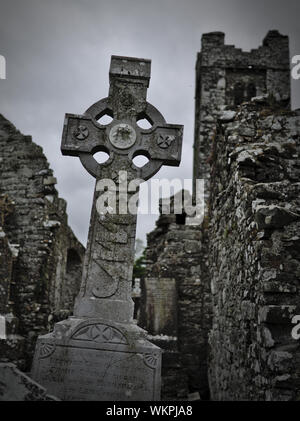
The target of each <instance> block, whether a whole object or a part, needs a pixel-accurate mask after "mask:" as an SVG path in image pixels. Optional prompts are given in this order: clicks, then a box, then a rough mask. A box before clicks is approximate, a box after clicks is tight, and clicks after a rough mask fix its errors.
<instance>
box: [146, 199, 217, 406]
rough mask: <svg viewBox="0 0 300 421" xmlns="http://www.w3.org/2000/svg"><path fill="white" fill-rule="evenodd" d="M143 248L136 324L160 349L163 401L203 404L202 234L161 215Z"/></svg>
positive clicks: (205, 304) (206, 290)
mask: <svg viewBox="0 0 300 421" xmlns="http://www.w3.org/2000/svg"><path fill="white" fill-rule="evenodd" d="M171 200H172V199H171ZM160 209H161V207H160ZM147 243H148V247H147V249H146V261H147V271H146V277H145V279H144V280H143V282H142V297H141V305H140V312H141V313H140V321H139V322H140V325H141V326H142V327H144V328H145V329H146V330H148V332H149V334H150V336H149V340H151V341H152V342H154V343H155V344H156V345H158V346H160V347H161V348H162V349H163V359H162V399H182V398H188V396H189V394H191V393H195V392H198V393H199V395H200V397H201V398H202V399H207V398H208V382H207V365H206V361H207V333H208V329H209V327H210V317H211V314H210V313H209V303H210V286H209V280H208V277H207V264H205V262H203V261H202V256H203V255H202V254H201V252H202V247H205V244H206V239H205V238H204V234H203V230H202V228H200V227H199V226H192V225H187V224H186V219H185V216H184V214H178V215H174V214H169V215H165V214H161V215H160V217H159V219H158V221H157V222H156V229H155V230H154V231H153V232H151V233H150V234H148V238H147ZM200 266H201V270H200ZM166 306H167V309H166V308H165V307H166ZM207 310H208V311H207Z"/></svg>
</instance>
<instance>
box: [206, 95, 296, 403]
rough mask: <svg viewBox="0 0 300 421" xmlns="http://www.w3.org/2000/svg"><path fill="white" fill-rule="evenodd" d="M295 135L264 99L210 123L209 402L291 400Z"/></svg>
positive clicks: (292, 122) (287, 115) (288, 119)
mask: <svg viewBox="0 0 300 421" xmlns="http://www.w3.org/2000/svg"><path fill="white" fill-rule="evenodd" d="M227 116H228V114H227ZM299 134H300V115H299V112H288V111H284V110H282V111H280V110H279V111H278V110H277V111H276V110H273V109H270V108H268V105H267V104H265V105H264V104H258V103H251V104H248V105H243V106H242V107H241V108H240V109H239V112H238V114H237V115H236V116H235V119H234V121H232V122H230V121H227V122H223V123H222V124H221V123H219V127H218V131H217V135H216V138H215V141H214V144H213V154H212V167H211V192H210V206H209V207H210V227H209V232H208V236H209V239H210V241H209V254H208V255H209V267H210V271H211V290H212V297H213V322H212V329H211V331H210V334H209V344H210V352H209V383H210V391H211V395H212V399H214V400H299V398H300V369H299V367H300V365H299V362H300V346H299V341H296V340H295V339H293V337H292V329H293V327H294V325H293V324H292V322H291V319H292V317H293V316H294V315H297V314H300V298H299V297H300V284H299V277H300V238H299V233H300V165H299V162H300V155H299V154H300V139H299Z"/></svg>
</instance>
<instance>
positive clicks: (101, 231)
mask: <svg viewBox="0 0 300 421" xmlns="http://www.w3.org/2000/svg"><path fill="white" fill-rule="evenodd" d="M150 67H151V61H150V60H145V59H138V58H132V57H119V56H112V58H111V65H110V72H109V76H110V89H109V96H108V97H107V98H104V99H101V100H100V101H98V102H96V103H95V104H94V105H92V106H91V107H90V108H88V109H87V111H86V112H85V113H84V114H83V115H74V114H66V117H65V123H64V130H63V136H62V145H61V151H62V154H63V155H72V156H78V157H79V159H80V161H81V163H82V165H83V166H84V167H85V168H86V170H87V171H88V172H89V173H90V174H91V175H92V176H93V177H95V178H96V186H95V193H94V199H93V206H92V214H91V220H90V228H89V234H88V243H87V250H86V254H85V261H84V266H83V275H82V283H81V289H80V293H79V295H78V297H77V299H76V302H75V307H74V316H76V317H100V318H103V319H106V320H113V321H116V322H129V321H130V320H132V316H133V301H132V299H131V278H132V268H133V261H134V243H135V233H136V214H132V213H127V214H120V213H119V212H116V213H101V212H98V210H97V200H98V198H99V195H101V194H103V188H101V187H99V186H100V184H99V182H100V181H101V180H103V179H110V180H113V181H114V182H115V183H118V181H119V173H120V172H122V173H123V174H124V173H126V175H127V181H128V182H130V181H132V180H135V179H142V180H148V179H149V178H150V177H152V176H153V175H154V174H155V173H157V171H158V170H159V169H160V168H161V166H162V165H171V166H178V165H179V163H180V159H181V145H182V133H183V126H181V125H174V124H167V123H166V121H165V119H164V117H163V116H162V114H161V113H160V112H159V111H158V110H157V109H156V108H155V107H153V105H151V104H149V103H148V102H147V101H146V95H147V88H148V86H149V80H150ZM104 115H109V116H110V117H112V119H113V120H112V121H111V123H109V124H107V125H102V124H100V122H98V120H100V118H101V117H102V116H104ZM141 119H147V120H148V122H149V123H150V124H151V127H150V128H149V129H143V128H141V127H139V125H138V124H137V123H138V121H139V120H141ZM99 151H102V152H106V153H107V154H108V155H109V158H108V160H107V161H106V162H104V163H102V164H99V163H98V162H97V161H96V160H95V158H94V157H93V155H94V154H95V153H96V152H99ZM138 155H143V156H145V157H147V158H148V160H149V161H148V162H147V164H145V165H144V166H143V167H141V168H139V167H137V166H136V165H135V164H134V162H133V159H134V158H135V157H136V156H138ZM116 193H119V188H118V184H117V186H116ZM127 193H128V196H129V197H130V196H132V194H133V193H132V192H131V191H128V192H127Z"/></svg>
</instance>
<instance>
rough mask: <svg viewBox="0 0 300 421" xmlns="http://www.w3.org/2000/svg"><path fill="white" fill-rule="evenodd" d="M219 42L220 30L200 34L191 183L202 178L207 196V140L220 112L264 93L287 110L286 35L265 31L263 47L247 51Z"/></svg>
mask: <svg viewBox="0 0 300 421" xmlns="http://www.w3.org/2000/svg"><path fill="white" fill-rule="evenodd" d="M224 39H225V34H224V33H223V32H211V33H208V34H203V36H202V48H201V52H199V53H198V56H197V62H196V93H195V137H194V179H196V178H204V179H205V180H206V181H205V183H206V197H208V191H209V174H210V168H209V162H208V158H209V156H210V153H211V140H212V138H213V136H214V133H215V127H216V121H217V118H218V117H220V116H221V114H222V112H223V111H224V109H226V107H227V108H230V109H231V108H234V107H236V106H238V105H240V104H241V103H242V102H244V101H249V100H250V99H251V98H252V97H255V96H260V95H263V94H267V93H268V94H271V95H273V96H274V98H275V99H276V101H280V102H281V104H282V106H283V107H284V108H289V107H290V58H289V40H288V37H287V36H284V35H281V34H280V33H279V32H278V31H269V32H268V34H267V35H266V37H265V38H264V40H263V45H262V46H261V47H259V48H258V49H256V50H251V51H249V52H248V51H242V50H241V49H240V48H235V47H234V45H226V44H225V43H224Z"/></svg>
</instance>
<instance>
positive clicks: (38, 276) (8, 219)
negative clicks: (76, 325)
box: [0, 116, 84, 371]
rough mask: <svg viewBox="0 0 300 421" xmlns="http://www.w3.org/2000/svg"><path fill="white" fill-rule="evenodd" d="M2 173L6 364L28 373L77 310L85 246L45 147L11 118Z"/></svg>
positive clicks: (0, 121)
mask: <svg viewBox="0 0 300 421" xmlns="http://www.w3.org/2000/svg"><path fill="white" fill-rule="evenodd" d="M0 172H1V178H0V216H1V219H0V227H1V228H0V263H1V265H0V267H1V269H0V271H1V272H0V274H1V277H0V314H1V315H2V316H5V318H6V323H7V333H8V334H9V336H8V338H7V339H6V340H0V359H1V361H3V362H4V361H12V362H14V363H15V364H17V365H18V367H19V368H21V369H23V370H25V371H28V370H29V369H30V366H31V360H32V357H33V352H34V346H35V341H36V338H37V336H38V335H39V334H41V333H46V332H48V330H49V327H50V326H51V324H52V322H53V320H60V319H61V317H62V316H61V313H62V314H64V315H66V314H69V313H70V312H71V311H72V307H73V303H74V297H75V295H76V294H77V293H78V290H79V286H80V285H79V282H80V278H81V266H82V263H81V262H82V260H83V255H84V247H83V246H82V245H81V244H80V243H79V242H78V240H77V239H76V237H75V236H74V234H73V232H72V230H71V229H70V228H69V226H68V223H67V214H66V202H65V201H64V200H63V199H61V198H59V197H58V193H57V190H56V188H55V183H56V179H55V178H54V177H53V172H52V170H51V169H50V168H49V164H48V162H47V159H46V157H45V156H44V154H43V151H42V148H41V147H39V146H37V145H36V144H35V143H34V142H32V140H31V137H30V136H24V135H22V134H21V133H20V132H19V131H18V130H17V129H16V128H15V127H14V126H13V124H12V123H10V122H9V121H8V120H6V119H5V118H4V117H3V116H0ZM70 277H72V279H70Z"/></svg>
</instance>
